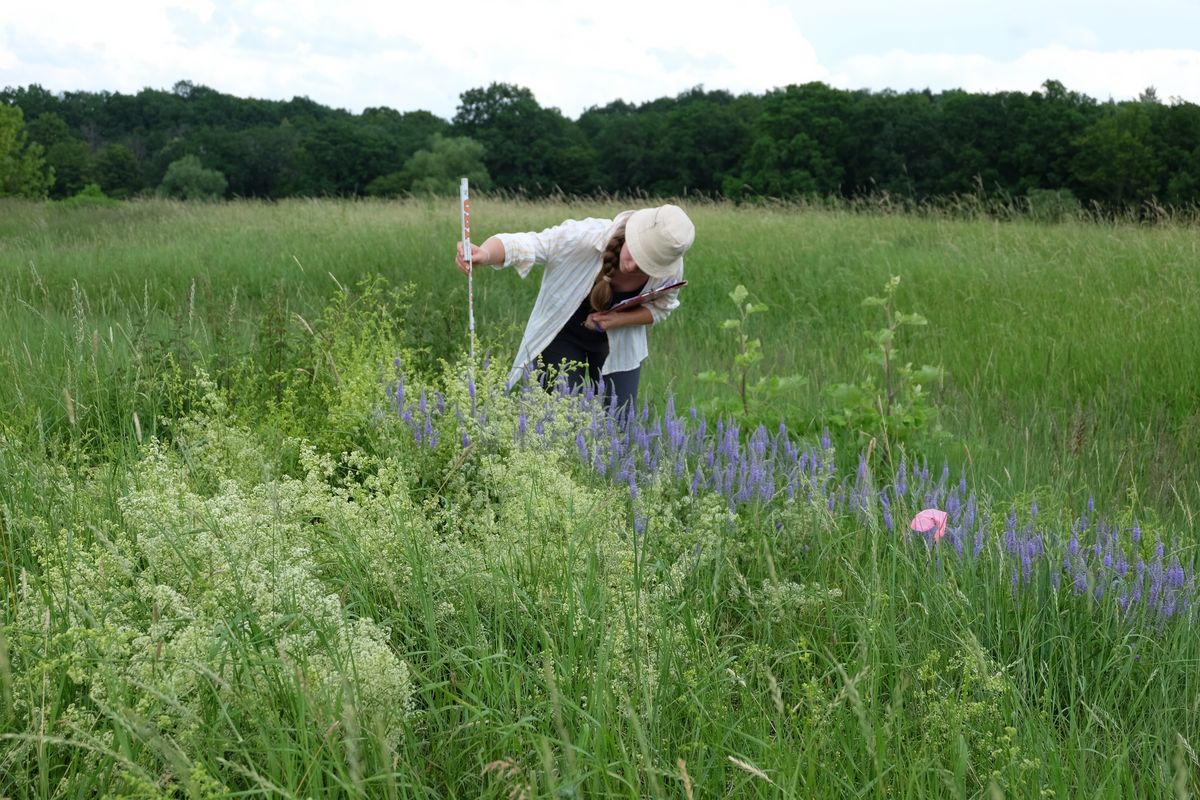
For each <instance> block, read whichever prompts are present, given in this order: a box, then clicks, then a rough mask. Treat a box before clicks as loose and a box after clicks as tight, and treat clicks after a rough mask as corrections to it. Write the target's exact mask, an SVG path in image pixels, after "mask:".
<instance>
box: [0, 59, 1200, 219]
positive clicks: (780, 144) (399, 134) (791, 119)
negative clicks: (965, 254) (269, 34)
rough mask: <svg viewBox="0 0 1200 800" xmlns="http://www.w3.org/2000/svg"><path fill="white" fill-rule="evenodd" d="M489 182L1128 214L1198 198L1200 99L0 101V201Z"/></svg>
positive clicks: (1053, 95) (29, 96) (275, 193)
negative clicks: (583, 105) (344, 105)
mask: <svg viewBox="0 0 1200 800" xmlns="http://www.w3.org/2000/svg"><path fill="white" fill-rule="evenodd" d="M461 175H467V176H469V177H471V178H472V180H473V183H474V184H475V185H476V186H477V187H478V188H480V189H498V190H503V191H508V192H514V193H521V194H525V195H530V196H543V195H548V194H553V193H558V192H562V193H566V194H574V195H595V194H601V193H605V194H631V193H645V194H649V195H656V196H688V195H703V196H709V197H726V198H731V199H735V200H750V199H754V198H762V197H778V198H797V197H837V198H845V199H857V198H864V197H878V196H881V195H887V196H889V197H893V198H898V199H900V198H902V199H905V200H913V201H918V202H924V201H930V200H935V199H937V198H946V197H955V196H961V195H977V194H980V193H982V194H985V195H987V196H992V197H1000V198H1008V199H1026V200H1028V201H1030V202H1037V203H1041V204H1046V203H1052V204H1058V205H1061V204H1067V205H1072V204H1074V205H1078V204H1083V205H1085V206H1087V207H1089V208H1096V209H1102V210H1111V211H1119V210H1125V209H1129V208H1131V207H1133V208H1136V207H1140V206H1142V205H1144V204H1147V203H1158V204H1163V205H1172V206H1188V207H1195V206H1197V205H1200V106H1198V105H1196V104H1194V103H1188V102H1183V101H1181V100H1179V99H1177V98H1172V99H1171V100H1170V101H1169V102H1163V101H1162V100H1161V99H1160V98H1159V97H1158V96H1157V93H1156V92H1155V90H1154V89H1153V88H1149V89H1147V90H1146V91H1145V92H1143V93H1142V95H1141V96H1140V97H1138V98H1137V99H1136V100H1130V101H1123V102H1114V101H1108V102H1100V101H1097V100H1095V99H1093V98H1091V97H1088V96H1086V95H1084V94H1081V93H1078V92H1074V91H1070V90H1068V89H1067V88H1066V87H1065V86H1063V85H1062V84H1061V83H1059V82H1057V81H1047V82H1046V83H1045V84H1043V85H1042V87H1041V89H1040V90H1038V91H1034V92H1030V93H1023V92H997V93H990V94H985V93H971V92H965V91H961V90H953V91H943V92H936V93H935V92H931V91H928V90H926V91H908V92H902V93H899V92H893V91H883V92H870V91H866V90H859V91H850V90H843V89H836V88H832V87H830V86H827V85H825V84H823V83H807V84H803V85H791V86H787V87H785V88H780V89H775V90H772V91H769V92H766V93H764V94H762V95H755V94H742V95H736V96H735V95H733V94H731V93H729V92H726V91H721V90H714V91H706V90H704V89H703V88H700V87H698V88H695V89H692V90H690V91H686V92H683V93H682V94H679V95H678V96H675V97H664V98H660V99H657V100H652V101H649V102H645V103H640V104H633V103H628V102H625V101H622V100H616V101H613V102H611V103H609V104H607V105H605V106H601V107H592V108H589V109H587V110H586V111H584V112H583V113H582V114H581V115H580V117H579V118H578V119H577V120H573V119H570V118H568V117H567V116H565V115H564V114H563V113H562V112H560V111H559V110H558V109H557V108H553V107H544V106H542V105H541V104H539V103H538V101H537V99H536V98H535V97H534V95H533V93H532V92H531V91H530V90H529V89H527V88H524V87H521V86H514V85H511V84H505V83H493V84H491V85H490V86H487V87H482V88H477V89H470V90H468V91H466V92H464V93H463V94H462V95H461V96H460V104H459V106H458V109H457V112H456V113H455V115H454V117H453V118H452V119H450V120H445V119H442V118H440V117H438V116H436V115H434V114H432V113H430V112H427V111H408V112H401V111H396V110H394V109H391V108H387V107H379V108H368V109H365V110H364V111H363V112H362V113H361V114H354V113H351V112H348V111H345V110H341V109H335V108H330V107H327V106H324V105H321V104H319V103H316V102H314V101H312V100H310V99H308V98H306V97H297V98H293V99H291V100H287V101H276V100H260V99H248V98H240V97H235V96H232V95H228V94H223V93H221V92H218V91H216V90H214V89H211V88H208V87H205V86H201V85H197V84H193V83H191V82H187V81H182V82H180V83H177V84H175V86H174V87H172V89H171V90H169V91H166V90H159V89H149V88H147V89H144V90H142V91H140V92H138V93H137V94H121V93H119V92H61V93H55V92H51V91H49V90H47V89H45V88H43V87H41V86H39V85H37V84H33V85H30V86H26V87H18V88H12V87H9V88H6V89H5V90H4V91H3V92H0V194H27V195H31V196H49V197H51V198H68V197H72V196H75V195H77V194H79V193H80V192H83V191H85V189H89V188H90V190H91V191H93V192H97V191H98V192H102V193H103V194H105V195H107V196H109V197H114V198H128V197H134V196H138V195H141V194H146V193H152V192H158V193H165V194H172V195H175V196H182V197H188V196H198V197H215V196H223V197H255V198H283V197H292V196H366V195H373V196H394V195H403V194H409V193H443V192H452V191H453V190H454V188H455V187H456V186H457V179H458V177H459V176H461Z"/></svg>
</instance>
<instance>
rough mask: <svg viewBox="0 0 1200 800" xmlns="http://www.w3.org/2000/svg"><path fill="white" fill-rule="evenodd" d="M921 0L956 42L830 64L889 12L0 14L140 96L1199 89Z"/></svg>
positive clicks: (431, 103) (385, 97) (57, 60)
mask: <svg viewBox="0 0 1200 800" xmlns="http://www.w3.org/2000/svg"><path fill="white" fill-rule="evenodd" d="M1015 1H1016V0H1015ZM1043 1H1044V0H1043ZM1072 1H1073V2H1074V1H1075V0H1072ZM1078 1H1079V2H1083V0H1078ZM1147 1H1149V0H1147ZM1155 1H1158V0H1155ZM923 2H924V4H925V6H927V7H928V10H929V13H930V14H931V15H932V16H930V17H929V19H930V20H931V21H936V22H937V30H938V32H937V34H936V35H934V34H927V35H926V36H925V38H924V39H917V38H915V37H908V39H907V40H908V41H925V42H929V41H953V42H955V45H956V46H955V52H954V53H942V52H920V51H919V50H920V47H922V46H927V45H921V46H916V47H910V48H909V49H907V50H891V51H888V52H881V53H877V54H870V53H868V54H863V55H857V56H853V57H849V58H844V59H842V60H840V61H838V62H837V63H836V64H834V65H823V64H822V63H821V61H820V59H819V58H818V55H817V50H815V49H814V47H813V44H812V42H811V41H810V39H809V38H807V37H806V33H805V31H806V30H814V31H815V30H824V31H825V34H820V33H813V34H811V35H815V36H822V37H823V38H822V44H823V45H826V46H827V45H828V44H829V42H828V40H829V39H830V34H829V31H831V30H836V31H841V30H845V31H847V33H845V34H844V36H843V37H842V39H840V41H843V43H844V42H849V41H855V40H858V41H864V42H865V41H867V39H859V38H858V37H859V34H856V35H855V37H851V35H850V33H849V32H848V31H850V30H851V29H852V28H853V29H854V30H856V31H859V32H860V34H861V35H862V36H867V35H868V34H871V33H872V32H874V35H875V39H874V40H875V41H886V40H887V37H886V36H884V35H883V32H881V31H876V30H875V28H874V27H873V23H875V24H876V25H877V26H882V27H883V28H884V29H885V31H886V29H887V28H888V25H889V24H890V23H889V20H892V18H891V17H886V16H880V15H883V14H884V13H885V12H884V11H882V10H881V11H878V12H876V13H875V14H872V13H868V12H867V11H865V10H864V9H865V8H866V6H864V5H863V4H861V3H859V4H858V5H855V4H854V3H853V2H852V3H850V4H842V5H836V6H822V7H821V10H820V11H819V14H820V15H821V16H820V17H819V19H818V10H816V9H815V8H814V7H812V6H807V5H804V4H801V3H798V2H796V1H795V0H740V1H739V2H738V3H736V4H706V3H696V2H692V1H689V2H682V1H681V0H609V2H606V3H604V4H597V3H589V4H586V5H584V4H581V3H576V2H571V0H560V2H552V1H551V0H508V1H507V2H504V3H497V2H495V0H486V2H485V1H484V0H456V1H455V2H421V3H415V2H414V3H391V4H383V3H379V2H377V0H338V2H336V3H334V2H332V0H259V1H258V2H241V1H239V0H161V1H160V0H126V1H125V2H122V3H120V4H118V5H117V6H115V7H113V6H105V5H104V4H97V3H95V2H94V0H88V1H87V2H84V0H63V2H57V3H54V4H53V7H51V5H50V4H36V3H15V2H10V3H8V4H7V5H6V7H5V8H4V10H3V12H0V85H13V86H17V85H27V84H30V83H40V84H42V85H43V86H45V87H46V88H48V89H51V90H54V91H69V90H78V89H83V90H90V91H99V90H110V91H120V92H136V91H138V90H140V89H142V88H143V87H146V86H151V87H155V88H169V87H170V86H172V85H173V84H174V83H175V82H176V81H179V80H191V81H193V82H196V83H201V84H205V85H208V86H212V87H213V88H216V89H218V90H220V91H224V92H229V93H232V94H236V95H240V96H246V97H265V98H283V99H286V98H290V97H293V96H295V95H307V96H309V97H311V98H312V99H313V100H315V101H317V102H319V103H323V104H325V105H330V106H339V107H344V108H349V109H351V110H354V111H358V110H361V109H362V108H364V107H367V106H380V105H386V106H390V107H392V108H396V109H398V110H402V111H411V110H416V109H426V110H430V111H433V112H434V113H436V114H439V115H441V116H444V117H450V116H452V115H453V113H454V111H455V108H456V107H457V105H458V98H459V95H460V94H461V93H462V92H463V91H466V90H467V89H471V88H476V87H482V86H487V85H488V84H490V83H492V82H493V81H503V82H508V83H515V84H519V85H522V86H526V87H529V88H530V89H532V90H533V92H534V94H535V95H536V96H537V98H538V100H539V102H541V103H542V104H543V105H546V106H557V107H559V108H561V109H562V110H563V111H564V112H565V113H566V114H568V115H570V116H577V115H578V114H579V113H580V112H581V111H582V110H583V109H585V108H586V107H588V106H591V105H603V104H606V103H608V102H611V101H613V100H617V99H623V100H626V101H630V102H641V101H646V100H651V99H655V98H658V97H663V96H672V95H675V94H678V93H679V92H682V91H685V90H687V89H689V88H691V87H693V86H696V85H700V84H702V85H704V86H705V87H706V88H707V89H725V90H728V91H732V92H735V93H739V92H753V93H756V94H760V93H762V92H765V91H767V90H769V89H771V88H773V87H776V86H783V85H786V84H790V83H803V82H806V81H812V80H824V81H826V82H828V83H830V84H832V85H834V86H840V87H844V88H863V87H866V88H871V89H876V90H878V89H883V88H895V89H897V90H899V91H903V90H906V89H910V88H916V89H921V88H925V87H929V88H933V89H935V90H936V89H944V88H952V87H962V88H965V89H968V90H972V91H996V90H1000V89H1016V90H1022V91H1032V90H1034V89H1036V88H1038V87H1039V86H1040V85H1041V84H1042V82H1043V81H1045V80H1047V79H1049V78H1054V79H1056V80H1060V81H1062V82H1063V83H1064V84H1065V85H1066V86H1067V87H1068V88H1070V89H1073V90H1076V91H1082V92H1085V93H1087V94H1089V95H1092V96H1094V97H1097V98H1100V99H1107V98H1108V97H1109V96H1110V95H1111V96H1113V97H1116V98H1125V97H1132V96H1135V95H1136V94H1137V93H1138V92H1140V91H1141V90H1142V89H1144V88H1145V87H1146V86H1148V85H1151V84H1153V85H1154V86H1156V87H1157V88H1158V92H1159V96H1161V97H1164V98H1167V97H1170V96H1172V95H1179V96H1183V97H1185V98H1187V99H1189V100H1192V101H1196V100H1200V97H1197V93H1198V92H1200V89H1198V88H1197V87H1200V50H1195V49H1151V48H1141V49H1139V48H1136V47H1128V48H1126V49H1123V50H1107V51H1106V50H1105V48H1102V47H1101V46H1100V44H1099V42H1100V41H1107V40H1108V38H1109V37H1107V36H1105V37H1100V36H1098V35H1097V34H1096V33H1095V32H1094V30H1100V28H1099V27H1096V26H1099V25H1101V24H1103V23H1104V20H1103V19H1101V18H1100V15H1099V14H1097V15H1095V16H1094V17H1091V18H1088V20H1087V23H1086V24H1087V25H1088V27H1087V28H1084V27H1079V26H1077V25H1076V24H1075V23H1071V24H1069V25H1068V24H1067V23H1065V22H1064V23H1063V24H1059V25H1056V26H1055V28H1056V30H1058V31H1059V39H1058V41H1059V42H1060V44H1054V45H1043V44H1042V43H1041V42H1027V44H1026V46H1027V47H1028V49H1026V50H1025V51H1024V53H1023V54H1020V55H1014V54H1013V53H1012V52H1009V53H1007V54H1006V53H999V52H993V53H991V54H979V53H983V52H984V50H983V49H982V48H979V49H972V48H971V46H970V45H971V39H970V37H968V36H963V35H957V36H956V35H955V33H954V31H955V30H957V29H956V27H955V26H956V25H960V24H961V25H963V26H968V27H967V28H964V30H967V29H970V30H975V29H977V28H979V21H978V19H975V20H974V21H969V20H966V19H965V18H963V19H956V17H955V16H954V15H953V14H951V13H948V12H947V13H939V14H936V15H934V14H933V11H934V6H937V5H938V4H939V2H940V0H923ZM1019 2H1021V3H1033V2H1034V0H1019ZM887 13H899V12H897V11H895V9H894V8H893V9H892V11H890V12H887ZM906 13H907V12H906ZM959 16H960V17H962V16H963V15H961V14H960V15H959ZM967 16H970V15H967ZM1005 19H1006V20H1007V19H1008V18H1007V17H1006V18H1005ZM818 21H819V22H820V25H818V24H817V23H818ZM1010 21H1011V20H1010ZM994 22H996V23H997V24H998V23H999V22H1001V20H999V19H997V20H994ZM814 26H815V27H814ZM822 26H823V27H822ZM993 28H994V26H993ZM900 40H901V41H903V40H905V39H904V38H901V39H900ZM891 41H897V39H896V38H895V36H893V37H892V38H891ZM1043 41H1045V40H1043ZM935 47H937V46H936V45H935ZM972 52H974V53H976V54H975V55H972V54H971V53H972ZM831 66H832V67H834V68H830V67H831Z"/></svg>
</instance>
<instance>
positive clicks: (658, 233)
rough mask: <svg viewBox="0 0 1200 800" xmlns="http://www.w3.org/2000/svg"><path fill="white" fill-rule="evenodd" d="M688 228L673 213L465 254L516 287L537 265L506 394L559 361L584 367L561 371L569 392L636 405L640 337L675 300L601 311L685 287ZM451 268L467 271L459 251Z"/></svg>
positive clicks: (554, 232)
mask: <svg viewBox="0 0 1200 800" xmlns="http://www.w3.org/2000/svg"><path fill="white" fill-rule="evenodd" d="M695 236H696V229H695V226H693V225H692V221H691V220H690V219H688V216H687V214H685V213H684V212H683V209H681V208H679V207H678V206H674V205H664V206H659V207H658V208H644V209H641V210H639V211H625V212H622V213H620V214H618V215H617V216H616V218H615V219H612V220H607V219H593V218H588V219H584V220H567V221H566V222H563V223H562V224H561V225H556V226H554V227H553V228H547V229H546V230H544V231H542V232H540V233H501V234H497V235H495V236H493V237H491V238H490V239H488V240H487V241H485V242H484V243H483V244H481V245H478V246H476V245H471V262H472V264H474V265H484V264H486V265H488V266H493V267H496V268H497V269H499V268H501V267H515V268H516V270H517V273H518V274H519V275H520V276H521V277H522V278H524V277H526V276H528V275H529V271H530V269H531V268H532V267H533V265H534V264H543V265H545V274H544V275H543V276H542V286H541V289H540V290H539V291H538V296H537V300H536V302H534V305H533V312H532V314H530V317H529V323H528V324H527V325H526V326H525V336H524V338H523V339H522V340H521V347H520V349H519V350H518V351H517V357H516V360H515V361H514V362H513V367H512V371H511V372H510V373H509V379H508V385H509V387H510V388H511V386H512V385H513V384H515V383H516V382H517V381H518V380H519V379H520V378H521V375H522V374H523V373H524V370H525V369H526V367H528V366H530V365H533V364H535V363H536V362H537V361H538V359H539V358H540V359H541V361H542V363H543V364H544V365H545V366H547V367H553V366H558V365H560V364H561V363H562V362H563V361H564V360H565V361H568V362H578V363H579V364H582V365H583V366H582V367H573V368H571V369H569V370H568V371H567V373H566V374H567V378H568V381H569V384H570V386H571V387H572V388H577V387H579V386H581V385H582V384H583V381H584V378H585V377H587V378H590V379H591V381H592V382H593V383H596V384H598V383H599V382H600V379H601V376H603V380H604V383H605V385H606V387H607V392H606V395H605V398H604V399H605V401H606V402H614V401H615V403H616V405H617V406H618V407H620V406H624V405H626V404H629V405H630V406H632V405H633V404H634V403H636V401H637V389H638V378H639V375H640V373H641V364H642V361H643V360H644V359H645V358H646V356H647V355H648V352H649V351H648V348H647V346H646V327H647V326H649V325H653V324H656V323H659V322H662V321H663V320H664V319H666V318H667V317H668V316H670V314H671V312H672V311H674V310H675V308H677V307H678V306H679V298H678V294H679V290H678V289H675V290H672V291H668V292H666V293H665V294H663V295H662V296H660V297H657V298H655V299H653V300H650V301H648V302H646V303H644V304H642V305H639V306H636V307H634V308H633V309H630V310H628V311H609V309H610V308H611V307H612V306H613V304H614V303H617V302H619V301H621V300H623V299H625V298H628V297H634V296H636V295H639V294H643V293H646V292H651V291H654V290H655V289H659V288H662V287H664V286H670V285H671V284H673V283H676V282H678V281H681V280H683V254H684V253H685V252H687V250H688V248H690V247H691V246H692V242H693V240H694V239H695ZM456 263H457V265H458V268H459V270H461V271H462V272H463V273H464V274H466V273H467V272H468V270H469V269H470V267H469V266H468V265H467V263H466V261H465V260H464V258H463V252H462V243H461V242H459V245H458V255H457V258H456Z"/></svg>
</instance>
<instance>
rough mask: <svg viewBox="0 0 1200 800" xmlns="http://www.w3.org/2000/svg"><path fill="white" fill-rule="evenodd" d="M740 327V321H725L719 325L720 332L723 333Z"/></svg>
mask: <svg viewBox="0 0 1200 800" xmlns="http://www.w3.org/2000/svg"><path fill="white" fill-rule="evenodd" d="M740 327H742V321H741V320H740V319H727V320H725V321H724V322H722V323H721V330H723V331H731V330H735V329H737V328H740Z"/></svg>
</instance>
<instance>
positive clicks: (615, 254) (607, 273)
mask: <svg viewBox="0 0 1200 800" xmlns="http://www.w3.org/2000/svg"><path fill="white" fill-rule="evenodd" d="M624 246H625V231H624V230H621V231H618V232H617V233H616V234H615V235H614V236H613V238H611V239H609V240H608V244H607V245H606V246H605V248H604V255H603V256H602V258H601V261H600V274H599V275H597V276H596V282H595V283H593V284H592V293H591V295H589V297H588V299H589V300H591V303H592V310H593V311H604V310H606V309H607V308H608V306H609V304H611V303H612V294H613V291H612V276H613V273H614V272H616V271H617V267H619V266H620V263H621V248H622V247H624Z"/></svg>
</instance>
